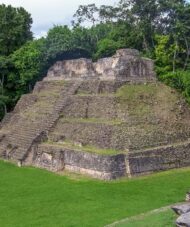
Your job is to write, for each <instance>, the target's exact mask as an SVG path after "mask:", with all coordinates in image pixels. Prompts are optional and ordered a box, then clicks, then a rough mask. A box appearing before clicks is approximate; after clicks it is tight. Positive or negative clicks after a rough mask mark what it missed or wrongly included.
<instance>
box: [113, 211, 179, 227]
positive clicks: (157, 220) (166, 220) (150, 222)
mask: <svg viewBox="0 0 190 227" xmlns="http://www.w3.org/2000/svg"><path fill="white" fill-rule="evenodd" d="M176 218H177V216H176V215H175V213H174V212H173V211H172V210H171V209H168V210H166V211H160V212H155V213H152V214H145V215H144V216H143V215H142V216H137V217H133V218H130V219H129V220H126V221H122V222H121V223H118V224H115V225H113V226H114V227H125V226H127V227H174V226H175V219H176Z"/></svg>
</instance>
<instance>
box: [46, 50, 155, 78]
mask: <svg viewBox="0 0 190 227" xmlns="http://www.w3.org/2000/svg"><path fill="white" fill-rule="evenodd" d="M153 68H154V66H153V61H152V60H150V59H146V58H141V57H140V54H139V52H138V51H137V50H132V49H122V50H118V51H117V53H116V54H115V55H114V56H113V57H110V58H103V59H100V60H98V61H97V62H95V63H93V62H92V60H90V59H84V58H81V59H77V60H65V61H59V62H56V63H55V64H54V65H53V66H52V67H51V68H50V69H49V71H48V75H47V77H46V78H45V79H44V80H68V79H100V80H125V81H127V80H129V81H130V80H137V81H138V80H154V79H155V73H154V69H153Z"/></svg>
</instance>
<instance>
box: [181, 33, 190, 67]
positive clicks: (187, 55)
mask: <svg viewBox="0 0 190 227" xmlns="http://www.w3.org/2000/svg"><path fill="white" fill-rule="evenodd" d="M184 40H185V46H186V59H185V64H184V67H183V70H184V71H185V70H186V69H187V64H188V61H189V52H190V50H189V44H188V41H187V38H186V37H184Z"/></svg>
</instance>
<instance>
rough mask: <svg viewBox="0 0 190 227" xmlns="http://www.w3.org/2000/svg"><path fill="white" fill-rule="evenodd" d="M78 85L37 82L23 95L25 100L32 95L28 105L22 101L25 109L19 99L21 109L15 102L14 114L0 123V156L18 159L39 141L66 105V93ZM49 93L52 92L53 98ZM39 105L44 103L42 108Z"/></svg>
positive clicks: (77, 83)
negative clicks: (34, 97) (26, 94)
mask: <svg viewBox="0 0 190 227" xmlns="http://www.w3.org/2000/svg"><path fill="white" fill-rule="evenodd" d="M79 86H80V81H78V82H72V83H67V84H65V85H64V86H63V84H61V82H56V83H55V82H40V83H38V84H37V85H36V88H35V89H34V92H33V94H32V95H31V94H29V95H28V96H25V97H27V99H28V98H29V97H30V96H36V101H35V102H33V103H32V102H31V103H30V105H29V104H28V103H26V105H25V109H24V102H21V101H20V103H22V110H21V109H20V108H19V105H20V103H18V104H17V106H16V108H15V113H14V114H12V115H11V116H10V118H9V119H8V118H7V119H6V121H4V123H3V124H2V128H1V131H0V157H1V158H4V159H9V160H13V161H21V162H22V161H23V160H24V159H25V158H26V157H27V155H28V152H29V151H30V149H31V147H32V145H33V144H34V143H38V142H40V141H41V140H42V139H43V138H44V137H45V136H46V135H47V133H48V132H49V130H50V129H51V128H52V127H53V126H54V124H55V123H56V121H57V120H58V118H59V115H60V112H61V111H62V109H63V108H64V107H65V106H66V105H68V104H69V99H70V95H73V94H75V92H76V90H77V89H78V87H79ZM40 87H41V88H42V87H43V89H40ZM52 92H55V94H54V95H55V96H54V97H53V95H52ZM29 100H30V98H29ZM22 101H23V100H22ZM38 104H39V106H38ZM41 105H45V106H46V108H45V109H44V107H43V106H41ZM42 111H43V112H42Z"/></svg>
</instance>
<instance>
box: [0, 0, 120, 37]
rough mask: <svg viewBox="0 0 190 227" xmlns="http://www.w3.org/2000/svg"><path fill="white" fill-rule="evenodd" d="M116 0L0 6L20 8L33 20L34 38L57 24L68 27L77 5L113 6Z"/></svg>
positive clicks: (15, 0)
mask: <svg viewBox="0 0 190 227" xmlns="http://www.w3.org/2000/svg"><path fill="white" fill-rule="evenodd" d="M115 2H118V1H117V0H0V4H2V3H4V4H6V5H8V4H10V5H12V6H15V7H19V6H22V7H24V8H25V9H26V10H27V11H28V12H29V13H31V15H32V18H33V26H32V31H33V32H34V35H35V37H39V36H41V35H44V34H45V33H46V32H47V31H48V29H49V28H51V27H52V26H53V25H57V24H67V25H70V21H71V20H72V16H73V14H74V13H75V11H76V10H77V9H78V6H79V5H85V4H91V3H95V4H96V5H113V4H114V3H115Z"/></svg>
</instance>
